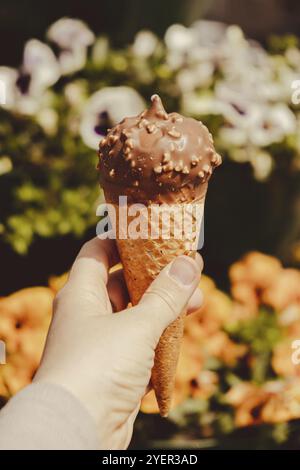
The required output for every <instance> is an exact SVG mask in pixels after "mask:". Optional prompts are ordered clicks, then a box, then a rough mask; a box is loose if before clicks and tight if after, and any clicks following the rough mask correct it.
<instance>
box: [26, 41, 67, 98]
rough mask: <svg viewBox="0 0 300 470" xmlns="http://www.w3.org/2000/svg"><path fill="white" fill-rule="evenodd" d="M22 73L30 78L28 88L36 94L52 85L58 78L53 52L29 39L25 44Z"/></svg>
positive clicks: (45, 45)
mask: <svg viewBox="0 0 300 470" xmlns="http://www.w3.org/2000/svg"><path fill="white" fill-rule="evenodd" d="M22 72H23V73H24V74H26V75H29V76H30V83H29V87H31V88H35V90H36V91H37V92H40V91H43V90H45V89H46V88H48V87H50V86H52V85H54V83H56V82H57V80H58V79H59V78H60V72H59V66H58V63H57V60H56V57H55V55H54V53H53V51H52V50H51V49H50V47H49V46H47V44H44V43H43V42H41V41H39V40H37V39H30V40H29V41H27V43H26V44H25V49H24V56H23V65H22Z"/></svg>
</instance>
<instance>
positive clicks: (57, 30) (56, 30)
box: [47, 18, 95, 49]
mask: <svg viewBox="0 0 300 470" xmlns="http://www.w3.org/2000/svg"><path fill="white" fill-rule="evenodd" d="M47 37H48V39H50V41H53V42H54V43H55V44H57V46H59V47H60V48H61V49H74V48H77V47H79V48H80V47H87V46H90V45H91V44H93V42H94V40H95V35H94V33H93V32H92V31H91V30H90V29H89V28H88V27H87V25H86V24H85V23H84V22H83V21H81V20H77V19H74V18H60V19H59V20H58V21H56V22H55V23H53V24H52V25H51V26H50V28H49V29H48V31H47Z"/></svg>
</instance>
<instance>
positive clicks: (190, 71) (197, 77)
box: [176, 62, 214, 93]
mask: <svg viewBox="0 0 300 470" xmlns="http://www.w3.org/2000/svg"><path fill="white" fill-rule="evenodd" d="M213 73H214V66H213V64H211V63H209V62H200V63H199V64H196V65H195V66H194V67H188V68H185V69H182V70H180V71H179V72H178V74H177V77H176V81H177V85H178V86H179V88H180V90H181V92H182V93H185V92H189V91H192V90H194V89H195V88H198V87H208V86H209V85H210V84H211V82H212V77H213Z"/></svg>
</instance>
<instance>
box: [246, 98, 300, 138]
mask: <svg viewBox="0 0 300 470" xmlns="http://www.w3.org/2000/svg"><path fill="white" fill-rule="evenodd" d="M296 125H297V122H296V117H295V115H294V113H293V112H292V111H291V110H290V109H289V108H288V106H286V105H285V104H284V103H278V104H276V105H274V106H269V107H267V106H266V107H260V108H259V109H257V113H256V115H255V116H254V115H253V120H252V122H251V126H250V128H249V137H250V141H251V142H252V143H253V144H254V145H257V146H261V147H264V146H267V145H270V144H272V143H275V142H281V141H282V140H283V139H284V138H285V137H286V136H287V135H289V134H293V133H294V132H295V131H296Z"/></svg>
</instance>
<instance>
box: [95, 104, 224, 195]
mask: <svg viewBox="0 0 300 470" xmlns="http://www.w3.org/2000/svg"><path fill="white" fill-rule="evenodd" d="M151 101H152V104H151V107H150V108H149V109H148V110H146V111H143V112H142V113H141V114H139V115H138V116H136V117H129V118H125V119H123V121H122V122H120V124H118V125H117V126H115V127H114V128H113V129H111V130H110V132H109V133H108V135H107V136H106V137H105V138H104V139H103V140H102V141H101V142H100V146H99V171H100V184H101V185H102V187H103V188H104V190H105V192H106V193H109V194H110V195H111V199H112V201H111V202H117V200H118V197H119V196H120V195H126V196H127V197H128V200H129V201H128V202H139V203H144V204H149V203H151V202H154V203H164V202H166V203H173V202H174V203H175V202H179V201H180V202H185V201H187V202H190V201H193V200H194V199H196V198H200V197H202V196H203V197H204V196H205V194H206V190H207V183H208V180H209V178H210V176H211V174H212V172H213V169H214V168H215V167H217V166H218V165H220V164H221V162H222V159H221V157H220V155H218V154H217V153H216V151H215V148H214V145H213V139H212V135H211V134H210V133H209V131H208V129H207V128H206V127H205V126H204V125H203V124H202V123H201V122H200V121H196V120H195V119H192V118H186V117H183V116H181V115H180V114H178V113H170V114H168V113H167V112H166V111H165V109H164V107H163V105H162V102H161V99H160V98H159V96H158V95H153V96H152V98H151Z"/></svg>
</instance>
